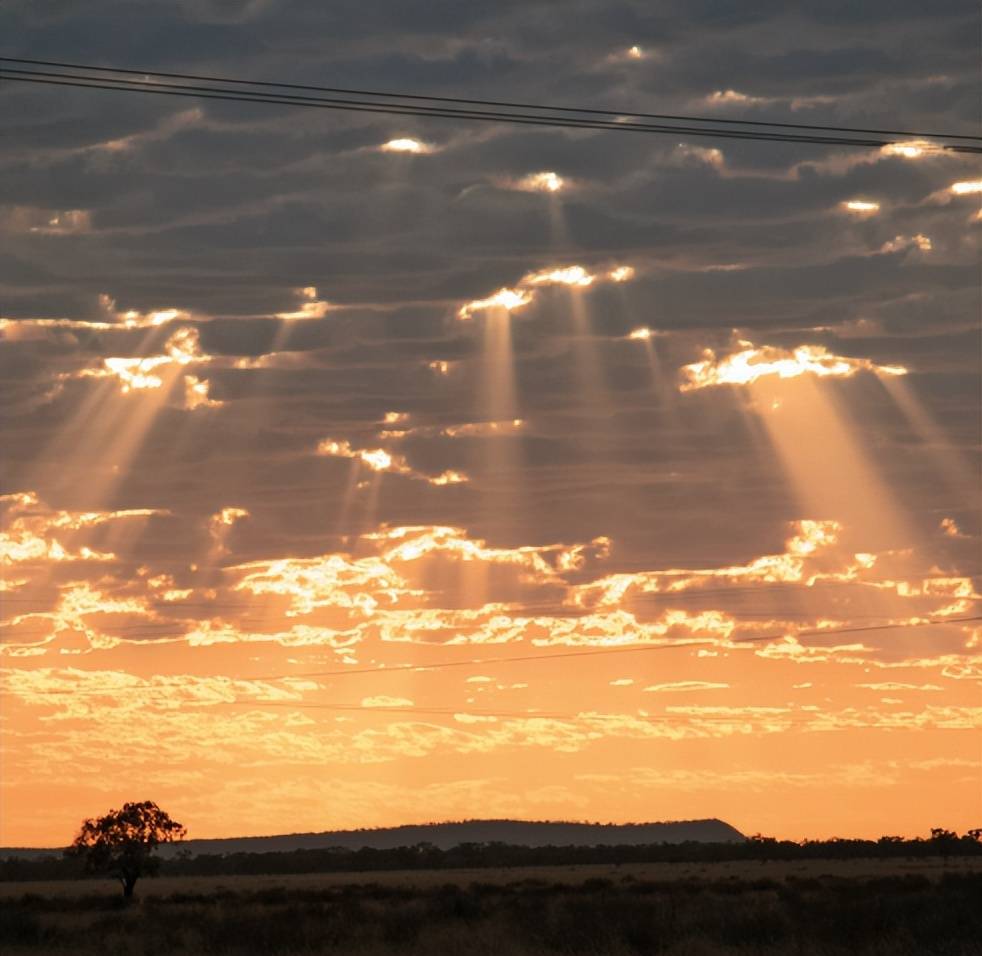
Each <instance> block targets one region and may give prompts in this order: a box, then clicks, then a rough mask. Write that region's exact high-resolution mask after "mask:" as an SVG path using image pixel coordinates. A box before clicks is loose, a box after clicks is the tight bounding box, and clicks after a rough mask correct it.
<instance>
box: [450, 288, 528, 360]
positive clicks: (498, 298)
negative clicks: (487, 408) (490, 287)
mask: <svg viewBox="0 0 982 956" xmlns="http://www.w3.org/2000/svg"><path fill="white" fill-rule="evenodd" d="M531 301H532V296H531V295H530V294H529V293H528V292H526V291H525V290H523V289H509V288H504V289H499V290H498V291H497V292H495V293H494V295H490V296H488V297H487V298H486V299H475V300H474V301H473V302H468V303H467V304H466V305H464V306H461V308H460V309H459V310H458V311H457V317H458V318H460V319H469V318H470V317H471V316H472V315H473V314H474V313H475V312H485V311H488V310H489V309H504V310H505V311H506V312H514V311H515V310H516V309H521V308H524V307H525V306H526V305H528V304H529V303H530V302H531ZM444 364H446V363H444ZM431 367H432V363H431ZM443 374H446V373H445V372H444V373H443Z"/></svg>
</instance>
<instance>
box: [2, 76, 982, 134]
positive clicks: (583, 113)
mask: <svg viewBox="0 0 982 956" xmlns="http://www.w3.org/2000/svg"><path fill="white" fill-rule="evenodd" d="M10 63H15V64H21V65H23V66H30V67H32V69H22V68H19V67H11V66H7V65H5V64H10ZM38 67H52V68H54V69H53V70H49V69H45V70H42V69H38ZM70 71H82V72H70ZM136 76H140V77H143V79H134V78H133V77H136ZM0 78H3V79H7V80H11V81H16V82H26V83H38V84H47V85H55V86H68V87H76V88H85V89H98V90H107V91H122V92H142V93H148V94H155V95H163V96H184V97H196V98H201V99H214V100H224V101H231V102H246V103H263V104H269V105H280V106H295V107H306V108H319V109H332V110H343V111H350V112H359V113H381V114H387V115H395V116H421V117H430V118H442V119H454V120H468V121H483V122H494V123H516V124H521V125H532V126H544V127H558V128H567V129H586V130H607V131H619V132H640V133H654V134H671V135H678V136H683V137H688V136H699V137H710V138H723V139H745V140H755V141H762V142H787V143H809V144H815V145H830V146H852V147H862V148H882V147H884V146H891V145H894V144H895V143H896V140H894V139H889V138H883V137H910V138H915V139H922V140H932V141H934V142H933V144H932V145H933V146H935V147H936V148H939V149H943V150H949V151H954V152H963V153H982V145H970V144H982V137H979V136H968V135H964V134H955V133H951V134H949V133H918V132H913V131H900V130H879V129H861V128H857V127H835V126H817V125H816V126H811V125H807V124H799V123H780V122H770V121H758V120H735V119H716V118H711V117H699V116H683V115H675V114H658V113H631V112H630V111H627V112H618V111H614V110H601V109H593V108H586V107H583V108H580V107H568V106H544V105H538V104H528V103H514V102H507V101H499V100H476V99H465V98H457V97H446V96H428V95H423V94H415V93H393V92H380V91H371V90H360V89H348V88H339V87H323V86H307V85H303V84H298V83H282V82H272V81H261V80H247V79H238V78H228V77H214V76H205V75H201V74H184V73H164V72H156V71H148V70H130V69H122V68H118V67H95V66H86V65H83V64H75V63H66V62H62V61H55V60H37V59H26V58H15V57H0ZM170 80H176V81H178V82H165V81H170ZM281 90H287V91H289V92H279V91H281ZM295 91H296V92H295ZM300 91H302V92H300ZM311 93H313V94H318V95H308V94H311ZM325 93H328V94H331V95H330V96H324V95H322V94H325ZM639 120H640V121H642V122H638V121H639ZM650 120H657V121H658V122H657V123H653V122H648V121H650ZM683 124H699V125H683ZM952 141H957V142H952Z"/></svg>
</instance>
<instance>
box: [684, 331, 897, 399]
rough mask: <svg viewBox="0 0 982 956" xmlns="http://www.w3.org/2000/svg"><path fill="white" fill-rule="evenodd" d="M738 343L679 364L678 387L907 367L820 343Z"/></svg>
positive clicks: (687, 388)
mask: <svg viewBox="0 0 982 956" xmlns="http://www.w3.org/2000/svg"><path fill="white" fill-rule="evenodd" d="M739 344H740V345H742V346H744V348H743V349H742V350H741V351H739V352H735V353H733V354H732V355H728V356H726V357H725V358H723V359H717V358H716V355H715V353H714V352H713V351H712V350H711V349H707V350H706V352H705V353H704V355H705V356H706V357H705V359H704V360H703V361H701V362H694V363H692V364H691V365H685V366H683V367H682V369H681V375H682V382H681V384H680V385H679V391H682V392H690V391H693V390H695V389H699V388H709V387H711V386H714V385H748V384H750V383H751V382H755V381H757V379H759V378H763V377H764V376H776V377H777V378H796V377H797V376H799V375H815V376H818V377H820V378H827V377H834V378H850V377H851V376H853V375H855V374H856V373H857V372H860V371H867V372H873V373H875V374H877V375H906V374H907V369H905V368H903V367H902V366H900V365H877V364H876V363H875V362H873V361H871V360H870V359H857V358H849V357H846V356H841V355H833V354H832V353H831V352H829V351H828V350H827V349H826V348H825V347H824V346H822V345H799V346H798V347H797V348H796V349H793V350H791V351H788V350H786V349H779V348H775V347H772V346H764V347H761V348H758V347H757V346H755V345H754V344H753V343H752V342H745V341H741V342H740V343H739Z"/></svg>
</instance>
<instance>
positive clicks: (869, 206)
mask: <svg viewBox="0 0 982 956" xmlns="http://www.w3.org/2000/svg"><path fill="white" fill-rule="evenodd" d="M842 208H843V209H845V210H846V211H847V212H851V213H853V214H855V215H858V216H873V215H875V214H876V213H878V212H879V211H880V204H879V203H878V202H870V201H869V200H868V199H849V200H847V201H846V202H844V203H842Z"/></svg>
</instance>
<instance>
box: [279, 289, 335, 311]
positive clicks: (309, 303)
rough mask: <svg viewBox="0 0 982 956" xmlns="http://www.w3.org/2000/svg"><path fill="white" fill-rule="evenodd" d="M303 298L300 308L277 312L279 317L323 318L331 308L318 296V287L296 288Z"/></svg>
mask: <svg viewBox="0 0 982 956" xmlns="http://www.w3.org/2000/svg"><path fill="white" fill-rule="evenodd" d="M294 291H295V292H296V293H297V295H298V296H299V297H300V298H301V300H303V301H302V302H301V303H300V308H299V309H297V310H295V311H293V312H277V313H276V318H278V319H323V318H324V316H325V315H327V311H328V309H329V308H330V306H329V305H328V303H327V302H326V301H325V300H324V299H318V298H317V289H316V287H314V286H312V285H308V286H304V287H303V288H302V289H295V290H294Z"/></svg>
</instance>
